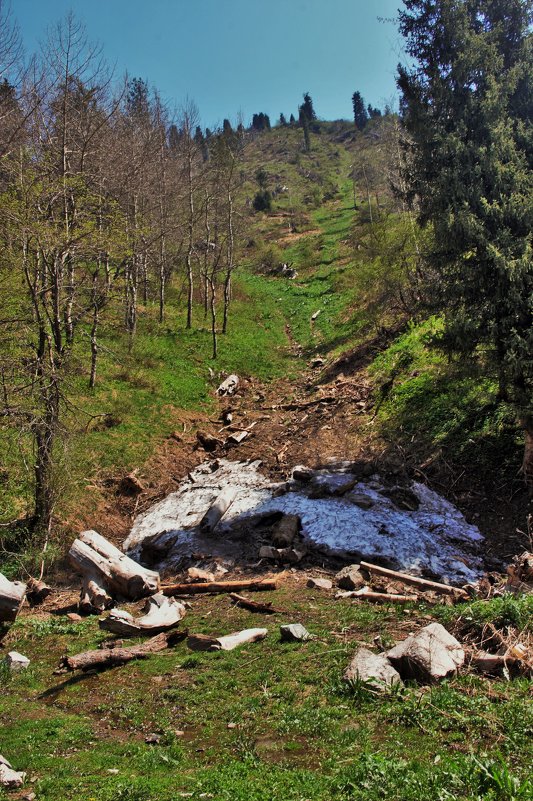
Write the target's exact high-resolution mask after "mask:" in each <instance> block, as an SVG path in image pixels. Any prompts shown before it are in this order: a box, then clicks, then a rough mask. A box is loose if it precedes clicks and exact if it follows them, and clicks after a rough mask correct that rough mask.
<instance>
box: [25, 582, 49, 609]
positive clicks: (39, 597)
mask: <svg viewBox="0 0 533 801" xmlns="http://www.w3.org/2000/svg"><path fill="white" fill-rule="evenodd" d="M51 592H52V588H51V587H49V586H48V584H45V583H44V581H41V580H40V579H34V578H30V579H29V580H28V586H27V589H26V597H27V599H28V601H29V602H30V604H31V605H32V606H38V605H39V604H42V602H43V601H44V600H45V599H46V598H48V596H49V595H50V593H51Z"/></svg>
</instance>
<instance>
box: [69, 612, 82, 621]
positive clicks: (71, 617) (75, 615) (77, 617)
mask: <svg viewBox="0 0 533 801" xmlns="http://www.w3.org/2000/svg"><path fill="white" fill-rule="evenodd" d="M67 617H68V619H69V620H71V621H72V623H79V622H80V620H83V618H82V616H81V615H78V613H77V612H67Z"/></svg>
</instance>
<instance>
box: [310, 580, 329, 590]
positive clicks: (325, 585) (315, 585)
mask: <svg viewBox="0 0 533 801" xmlns="http://www.w3.org/2000/svg"><path fill="white" fill-rule="evenodd" d="M307 586H308V587H309V588H310V589H313V590H331V589H332V587H333V582H332V581H330V579H326V578H310V579H308V580H307Z"/></svg>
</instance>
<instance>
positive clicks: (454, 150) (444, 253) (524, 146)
mask: <svg viewBox="0 0 533 801" xmlns="http://www.w3.org/2000/svg"><path fill="white" fill-rule="evenodd" d="M404 4H405V10H404V11H403V12H401V14H400V30H401V33H402V34H403V36H404V37H405V39H406V44H407V52H408V54H409V55H410V56H411V57H412V58H413V59H415V60H416V63H415V65H414V66H413V67H409V68H408V67H404V66H400V67H399V76H398V85H399V87H400V89H401V91H402V93H403V99H402V110H403V116H404V122H405V126H406V128H407V130H408V132H409V133H410V135H411V137H412V147H411V153H410V162H409V167H408V168H407V171H406V178H407V184H408V187H409V191H408V196H409V199H410V200H411V201H415V200H416V203H417V208H418V216H419V220H420V222H421V223H422V225H431V226H432V229H433V233H434V239H433V241H434V244H433V246H432V247H431V249H430V252H429V253H428V261H429V264H430V266H431V268H432V269H433V271H434V276H435V277H436V279H437V280H436V281H433V282H432V288H431V296H432V297H431V299H432V302H433V303H434V305H435V306H436V307H437V308H439V309H441V310H443V312H444V315H445V330H444V333H443V335H442V337H441V345H442V346H443V347H444V348H446V349H449V350H450V351H451V352H455V353H459V354H462V355H465V356H466V355H468V356H470V357H472V356H473V355H476V354H480V353H482V354H483V355H484V358H485V363H486V364H488V366H489V369H494V370H495V371H496V372H497V375H498V378H499V382H500V388H501V394H502V396H503V395H509V396H510V397H511V399H512V400H513V402H514V404H515V406H516V408H517V411H518V413H519V416H520V418H521V420H522V421H523V424H524V428H525V430H526V446H529V451H527V452H526V462H528V461H529V467H528V465H527V464H526V468H527V470H528V471H529V470H530V469H531V460H532V459H533V453H532V452H531V448H532V439H531V437H532V431H533V355H532V354H533V265H532V260H531V229H532V224H533V200H532V198H533V192H532V190H533V181H532V177H531V175H532V174H531V167H532V154H533V147H532V145H533V139H532V133H531V123H530V120H529V119H528V115H530V113H531V92H532V83H531V77H532V71H533V70H532V60H531V44H532V38H531V33H530V28H529V26H530V24H531V13H532V4H531V0H491V1H490V2H481V1H480V0H440V1H439V2H433V1H431V2H430V0H404ZM528 454H529V455H528ZM529 480H530V482H531V481H533V470H531V472H530V473H529Z"/></svg>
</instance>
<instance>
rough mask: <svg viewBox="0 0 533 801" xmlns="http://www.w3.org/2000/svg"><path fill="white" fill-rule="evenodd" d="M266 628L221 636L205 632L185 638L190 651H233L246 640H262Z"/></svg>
mask: <svg viewBox="0 0 533 801" xmlns="http://www.w3.org/2000/svg"><path fill="white" fill-rule="evenodd" d="M267 634H268V629H244V631H236V632H234V633H233V634H225V635H224V636H223V637H209V636H208V635H207V634H191V635H190V636H189V637H188V639H187V646H188V647H189V648H190V649H191V651H233V649H234V648H238V646H239V645H244V644H245V643H247V642H257V641H258V640H264V639H265V637H266V636H267Z"/></svg>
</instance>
